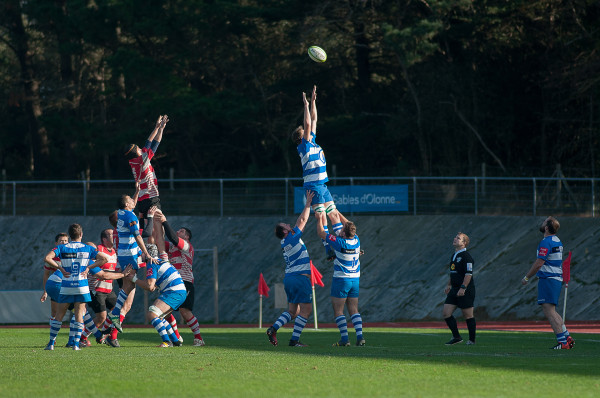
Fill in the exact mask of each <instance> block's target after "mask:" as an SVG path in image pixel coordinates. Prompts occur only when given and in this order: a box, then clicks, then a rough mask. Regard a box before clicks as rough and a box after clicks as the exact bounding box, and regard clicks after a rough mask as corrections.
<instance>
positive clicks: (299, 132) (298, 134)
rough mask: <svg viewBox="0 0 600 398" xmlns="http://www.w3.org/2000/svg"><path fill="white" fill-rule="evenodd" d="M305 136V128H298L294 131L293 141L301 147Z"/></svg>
mask: <svg viewBox="0 0 600 398" xmlns="http://www.w3.org/2000/svg"><path fill="white" fill-rule="evenodd" d="M303 136H304V127H302V126H298V127H296V129H295V130H294V131H292V141H293V142H294V144H296V145H300V143H301V142H302V137H303Z"/></svg>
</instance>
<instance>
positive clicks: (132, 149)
mask: <svg viewBox="0 0 600 398" xmlns="http://www.w3.org/2000/svg"><path fill="white" fill-rule="evenodd" d="M137 149H138V146H137V145H135V144H126V145H125V146H124V147H123V153H124V154H125V157H126V158H127V159H128V160H130V159H135V158H137V157H138V154H137Z"/></svg>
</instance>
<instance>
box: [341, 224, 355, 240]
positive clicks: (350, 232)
mask: <svg viewBox="0 0 600 398" xmlns="http://www.w3.org/2000/svg"><path fill="white" fill-rule="evenodd" d="M344 235H346V238H354V235H356V225H354V223H353V222H352V221H348V222H347V223H346V224H344Z"/></svg>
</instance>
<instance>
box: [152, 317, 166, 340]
mask: <svg viewBox="0 0 600 398" xmlns="http://www.w3.org/2000/svg"><path fill="white" fill-rule="evenodd" d="M151 323H152V326H154V329H156V331H157V332H158V335H159V336H160V338H161V339H162V341H166V342H167V343H168V342H169V335H168V334H167V331H166V330H165V326H164V325H163V320H162V319H160V318H158V317H156V318H154V319H152V322H151Z"/></svg>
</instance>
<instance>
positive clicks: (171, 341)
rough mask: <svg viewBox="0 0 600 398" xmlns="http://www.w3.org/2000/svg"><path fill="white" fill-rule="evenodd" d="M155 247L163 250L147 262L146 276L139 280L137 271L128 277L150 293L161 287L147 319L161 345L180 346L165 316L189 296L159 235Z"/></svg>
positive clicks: (149, 308) (149, 309) (129, 267)
mask: <svg viewBox="0 0 600 398" xmlns="http://www.w3.org/2000/svg"><path fill="white" fill-rule="evenodd" d="M156 246H157V247H158V251H159V252H160V259H157V258H155V260H156V261H155V262H150V261H148V263H147V266H146V279H145V280H141V279H137V276H136V275H135V274H134V275H133V276H131V277H130V278H129V279H130V281H131V282H132V283H135V284H136V285H137V286H139V287H141V288H142V289H145V290H148V291H151V292H152V291H154V290H156V289H158V291H159V296H158V298H157V299H156V300H155V301H154V303H153V304H152V305H151V306H150V307H148V312H147V313H146V319H147V320H148V321H149V322H150V323H151V324H152V326H154V328H155V329H156V331H157V332H158V334H159V336H160V338H161V339H162V341H163V342H162V344H161V345H160V346H159V347H172V346H173V345H176V346H179V345H181V342H180V341H179V339H178V338H177V335H175V332H174V331H173V328H172V327H171V325H170V324H169V323H168V322H167V321H165V320H164V317H165V316H166V315H169V314H170V313H171V312H173V311H176V310H177V309H178V308H179V306H180V305H181V304H183V302H184V301H185V298H186V296H187V290H186V288H185V284H184V283H183V279H182V278H181V275H180V274H179V272H178V271H177V270H176V269H175V267H173V265H171V263H169V261H168V254H167V253H166V250H165V241H164V238H163V237H161V236H158V237H157V239H156ZM131 268H132V267H131V265H129V266H128V269H131Z"/></svg>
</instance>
